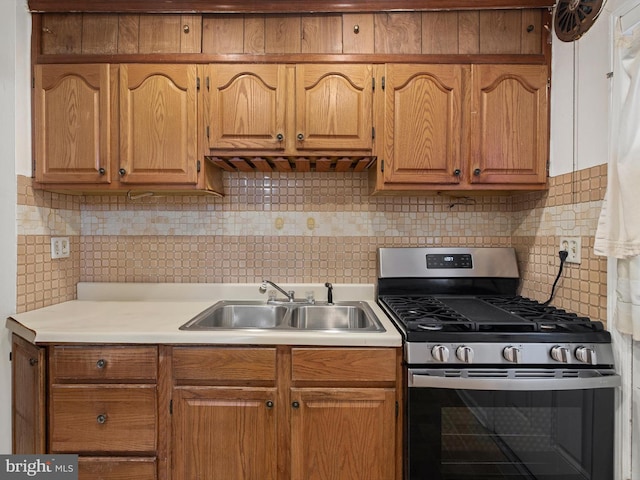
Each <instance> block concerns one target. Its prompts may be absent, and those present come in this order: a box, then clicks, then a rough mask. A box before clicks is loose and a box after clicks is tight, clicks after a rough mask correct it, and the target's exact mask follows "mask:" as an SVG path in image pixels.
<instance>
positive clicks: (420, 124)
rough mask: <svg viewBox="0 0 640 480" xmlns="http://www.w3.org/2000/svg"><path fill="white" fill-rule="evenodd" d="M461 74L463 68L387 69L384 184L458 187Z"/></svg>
mask: <svg viewBox="0 0 640 480" xmlns="http://www.w3.org/2000/svg"><path fill="white" fill-rule="evenodd" d="M462 74H463V67H462V66H460V65H389V66H388V67H387V75H386V85H385V95H386V100H385V130H386V131H385V157H384V160H385V166H384V167H385V168H384V180H385V182H389V183H410V184H425V183H426V184H428V183H437V184H455V183H459V181H460V178H461V174H462V169H463V167H462V165H461V163H462V162H461V142H462V115H461V110H462Z"/></svg>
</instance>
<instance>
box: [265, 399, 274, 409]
mask: <svg viewBox="0 0 640 480" xmlns="http://www.w3.org/2000/svg"><path fill="white" fill-rule="evenodd" d="M265 405H266V406H267V408H273V402H272V401H271V400H267V401H266V402H265Z"/></svg>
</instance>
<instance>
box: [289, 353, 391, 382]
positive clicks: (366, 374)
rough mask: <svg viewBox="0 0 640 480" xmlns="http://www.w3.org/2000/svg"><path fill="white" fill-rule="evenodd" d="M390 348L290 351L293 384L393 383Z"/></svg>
mask: <svg viewBox="0 0 640 480" xmlns="http://www.w3.org/2000/svg"><path fill="white" fill-rule="evenodd" d="M397 361H398V360H397V355H396V350H395V349H393V348H293V349H292V350H291V369H292V379H293V381H338V382H339V381H350V382H358V381H361V382H393V381H395V379H396V368H397Z"/></svg>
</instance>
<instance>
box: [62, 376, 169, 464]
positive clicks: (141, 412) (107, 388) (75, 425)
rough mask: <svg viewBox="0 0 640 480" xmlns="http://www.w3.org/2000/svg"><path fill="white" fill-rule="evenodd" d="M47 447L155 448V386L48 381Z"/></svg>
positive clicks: (78, 450) (76, 450) (74, 450)
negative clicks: (53, 382) (48, 433)
mask: <svg viewBox="0 0 640 480" xmlns="http://www.w3.org/2000/svg"><path fill="white" fill-rule="evenodd" d="M50 412H51V417H50V425H49V428H50V435H51V436H50V441H51V451H52V452H54V453H56V452H60V453H62V452H69V453H83V452H113V453H119V452H149V453H152V452H155V449H156V440H155V439H156V431H157V418H156V412H157V408H156V387H155V385H117V386H116V385H95V386H94V385H74V386H71V385H54V386H53V387H52V388H51V407H50Z"/></svg>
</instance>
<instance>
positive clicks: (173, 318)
mask: <svg viewBox="0 0 640 480" xmlns="http://www.w3.org/2000/svg"><path fill="white" fill-rule="evenodd" d="M279 285H280V286H281V287H282V288H284V289H285V290H287V291H288V290H294V291H295V292H296V298H305V297H306V295H307V292H313V294H314V297H315V299H316V301H318V302H322V301H326V298H327V289H326V288H325V287H324V285H322V284H286V283H283V284H279ZM259 286H260V285H259V284H204V283H199V284H173V283H172V284H168V283H157V284H155V283H154V284H149V283H79V284H78V292H77V293H78V299H77V300H72V301H68V302H63V303H59V304H57V305H51V306H49V307H45V308H41V309H38V310H32V311H30V312H25V313H19V314H15V315H12V316H11V317H9V318H8V319H7V322H6V326H7V328H8V329H9V330H10V331H12V332H13V333H15V334H17V335H19V336H21V337H23V338H24V339H26V340H28V341H29V342H32V343H37V344H43V343H152V344H251V345H259V344H262V345H325V346H332V345H335V346H385V347H399V346H401V345H402V337H401V335H400V333H398V331H397V330H396V328H395V327H394V326H393V324H392V323H391V321H390V320H389V318H388V317H387V316H386V314H385V313H384V312H383V311H382V310H381V309H380V307H379V306H378V305H377V304H376V302H375V287H374V286H373V285H370V284H334V286H333V299H334V302H342V301H366V302H367V303H368V304H369V306H370V307H371V309H372V310H373V312H374V313H375V314H376V316H377V317H378V319H379V320H380V322H381V323H382V325H383V326H384V328H385V332H355V331H349V332H344V331H343V332H340V331H310V330H278V329H251V328H243V329H239V328H236V329H228V330H227V329H217V330H208V331H183V330H179V327H180V326H181V325H182V324H184V323H186V322H188V321H189V320H190V319H192V318H193V317H194V316H196V315H197V314H198V313H200V312H201V311H203V310H205V309H206V308H208V307H210V306H211V305H213V304H214V303H216V302H217V301H219V300H252V301H254V300H255V301H265V302H266V300H267V295H266V294H261V293H260V292H259V290H258V288H259ZM270 289H271V288H270ZM278 296H280V295H278Z"/></svg>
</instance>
